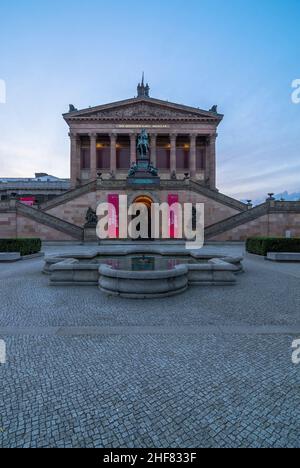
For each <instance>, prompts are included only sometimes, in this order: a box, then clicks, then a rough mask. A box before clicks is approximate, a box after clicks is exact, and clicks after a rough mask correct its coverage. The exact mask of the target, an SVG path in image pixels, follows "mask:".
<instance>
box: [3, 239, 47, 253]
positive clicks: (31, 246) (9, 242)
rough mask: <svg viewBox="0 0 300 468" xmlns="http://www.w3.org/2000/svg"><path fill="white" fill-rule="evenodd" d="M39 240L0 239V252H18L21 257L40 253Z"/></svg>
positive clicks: (40, 244)
mask: <svg viewBox="0 0 300 468" xmlns="http://www.w3.org/2000/svg"><path fill="white" fill-rule="evenodd" d="M41 247H42V241H41V239H37V238H36V239H35V238H32V239H0V252H20V254H21V255H22V256H24V255H32V254H35V253H38V252H40V250H41Z"/></svg>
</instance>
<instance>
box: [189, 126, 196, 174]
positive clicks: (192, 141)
mask: <svg viewBox="0 0 300 468" xmlns="http://www.w3.org/2000/svg"><path fill="white" fill-rule="evenodd" d="M196 140H197V135H194V134H191V135H190V177H191V178H192V179H194V178H195V177H196V172H197V167H196Z"/></svg>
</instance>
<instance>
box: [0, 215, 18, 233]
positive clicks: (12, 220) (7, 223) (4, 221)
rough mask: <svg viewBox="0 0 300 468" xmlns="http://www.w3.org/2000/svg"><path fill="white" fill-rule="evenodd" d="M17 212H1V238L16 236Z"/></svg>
mask: <svg viewBox="0 0 300 468" xmlns="http://www.w3.org/2000/svg"><path fill="white" fill-rule="evenodd" d="M16 234H17V233H16V212H15V211H14V212H9V211H4V212H2V213H1V212H0V239H9V238H12V237H16Z"/></svg>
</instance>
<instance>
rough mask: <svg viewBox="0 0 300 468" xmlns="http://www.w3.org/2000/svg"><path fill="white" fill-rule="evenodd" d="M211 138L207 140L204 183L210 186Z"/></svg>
mask: <svg viewBox="0 0 300 468" xmlns="http://www.w3.org/2000/svg"><path fill="white" fill-rule="evenodd" d="M209 162H210V137H207V138H206V142H205V170H204V181H205V183H207V184H209V178H210V174H209V169H210V164H209Z"/></svg>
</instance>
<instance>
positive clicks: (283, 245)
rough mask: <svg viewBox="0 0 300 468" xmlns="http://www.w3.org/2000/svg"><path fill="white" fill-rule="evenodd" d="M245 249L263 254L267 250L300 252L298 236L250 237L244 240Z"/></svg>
mask: <svg viewBox="0 0 300 468" xmlns="http://www.w3.org/2000/svg"><path fill="white" fill-rule="evenodd" d="M246 250H247V252H249V253H253V254H257V255H263V256H266V255H267V253H268V252H300V238H296V237H295V238H292V239H286V238H284V237H250V238H249V239H247V241H246Z"/></svg>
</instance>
